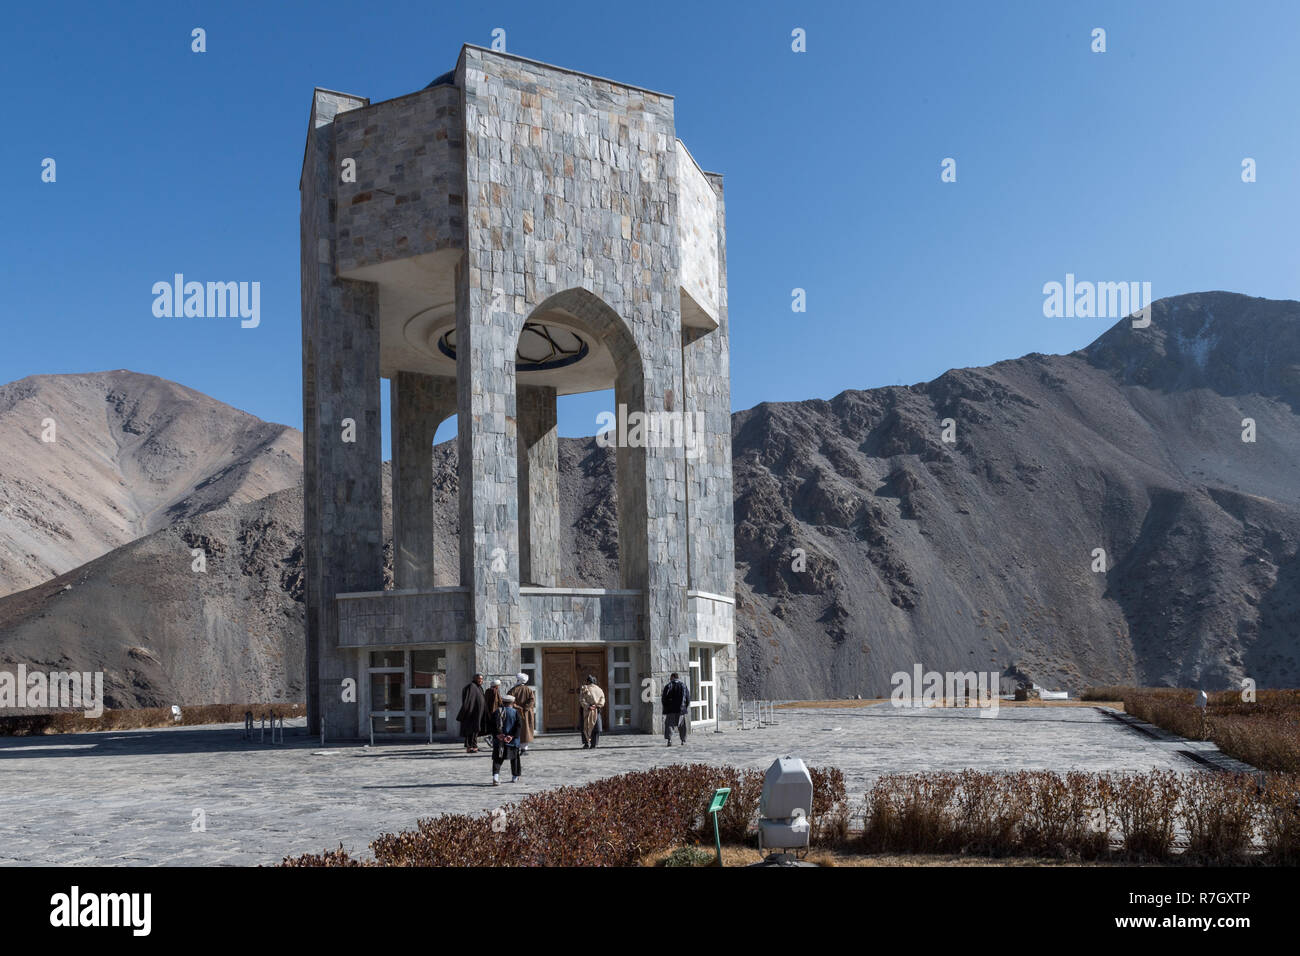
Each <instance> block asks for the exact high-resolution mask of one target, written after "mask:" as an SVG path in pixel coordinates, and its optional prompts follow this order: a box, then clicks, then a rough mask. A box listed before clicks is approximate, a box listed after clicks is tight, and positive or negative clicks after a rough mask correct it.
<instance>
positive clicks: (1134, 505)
mask: <svg viewBox="0 0 1300 956" xmlns="http://www.w3.org/2000/svg"><path fill="white" fill-rule="evenodd" d="M1298 408H1300V303H1296V302H1290V301H1287V302H1273V301H1267V300H1262V299H1253V298H1250V297H1247V296H1239V295H1231V294H1228V293H1205V294H1197V295H1187V296H1179V297H1177V298H1173V299H1165V300H1161V301H1160V302H1158V303H1157V304H1156V306H1155V309H1154V317H1153V322H1152V325H1151V327H1150V328H1148V329H1144V330H1135V329H1132V328H1131V323H1130V322H1128V321H1127V320H1125V321H1123V322H1120V323H1118V324H1117V325H1116V326H1115V327H1114V328H1113V329H1111V330H1110V331H1109V332H1107V333H1106V334H1104V335H1103V336H1102V337H1101V338H1100V339H1098V340H1097V341H1096V342H1095V343H1093V345H1091V346H1090V347H1088V348H1087V349H1084V350H1081V351H1080V352H1076V353H1074V354H1072V355H1067V356H1046V355H1028V356H1025V357H1024V358H1020V359H1016V360H1014V361H1008V362H1000V363H998V364H997V365H994V366H992V367H990V368H987V369H962V370H955V371H950V372H948V373H946V374H944V375H942V376H940V377H939V378H938V379H936V380H934V381H933V382H929V383H926V384H922V385H916V386H912V387H908V388H881V389H873V390H871V391H867V392H845V393H843V394H841V395H838V396H837V397H836V398H835V399H833V400H832V401H829V402H800V403H796V404H782V405H761V406H759V407H757V408H754V409H750V410H748V411H745V412H740V413H738V414H737V415H735V416H734V417H733V448H734V455H735V457H734V472H735V487H736V547H737V564H738V576H739V578H740V583H739V584H738V591H739V594H738V597H739V598H740V602H741V609H740V612H739V621H740V624H739V631H740V634H741V636H742V637H743V638H744V640H743V642H742V650H741V660H742V665H743V667H744V673H743V674H742V684H743V685H744V686H746V687H747V688H751V689H753V691H755V692H759V693H763V694H767V695H775V696H793V697H808V696H820V695H823V694H826V695H840V694H846V693H862V694H864V695H869V694H872V695H874V694H881V693H885V692H887V691H888V689H889V686H890V685H889V675H890V674H892V673H893V672H896V671H900V670H907V671H910V670H911V669H912V667H913V665H914V664H915V663H918V662H919V663H921V664H923V665H924V666H925V667H926V668H927V669H931V668H932V669H937V670H940V671H946V670H966V669H980V670H987V669H991V668H997V669H999V670H1000V669H1001V668H1002V667H1004V666H1005V665H1006V664H1008V663H1011V662H1016V663H1018V664H1019V665H1020V666H1021V667H1022V668H1023V669H1024V670H1026V671H1027V672H1028V673H1030V675H1031V676H1033V677H1034V678H1035V679H1036V680H1038V681H1039V682H1040V683H1043V684H1046V685H1064V686H1068V687H1072V688H1080V687H1082V686H1084V685H1086V684H1089V683H1120V682H1123V683H1131V682H1137V683H1143V684H1181V685H1188V684H1192V685H1195V684H1197V683H1201V682H1204V683H1206V684H1207V685H1208V686H1215V687H1223V686H1228V685H1229V684H1230V683H1232V682H1235V681H1237V680H1238V679H1239V678H1241V677H1252V678H1255V679H1256V680H1257V681H1258V682H1259V683H1260V685H1261V686H1267V685H1274V686H1276V685H1279V684H1285V685H1289V686H1294V685H1295V683H1296V682H1297V680H1300V668H1298V667H1297V660H1298V658H1300V650H1298V648H1297V614H1298V613H1300V600H1298V599H1300V560H1298V559H1297V542H1298V541H1300V520H1298V518H1300V480H1297V478H1298V476H1297V458H1298V457H1300V418H1297V409H1298ZM948 418H951V419H953V423H954V424H955V439H956V441H955V442H953V443H945V442H944V441H943V440H942V429H943V425H942V423H943V420H944V419H948ZM1244 418H1253V419H1254V420H1255V422H1256V424H1257V441H1256V442H1254V443H1245V442H1243V441H1242V431H1243V428H1242V420H1243V419H1244ZM794 548H803V549H805V551H806V552H807V570H806V571H805V572H803V573H797V572H795V571H793V570H792V569H791V564H792V560H791V556H790V555H791V551H792V549H794ZM1097 548H1100V549H1103V550H1104V551H1105V555H1106V565H1105V566H1106V570H1105V572H1102V573H1097V572H1094V571H1093V570H1092V566H1093V562H1094V560H1095V559H1094V554H1093V552H1094V549H1097Z"/></svg>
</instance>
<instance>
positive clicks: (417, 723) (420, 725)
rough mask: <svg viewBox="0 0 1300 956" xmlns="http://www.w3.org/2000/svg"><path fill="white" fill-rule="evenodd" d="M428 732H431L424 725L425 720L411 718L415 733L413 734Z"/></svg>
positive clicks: (412, 730)
mask: <svg viewBox="0 0 1300 956" xmlns="http://www.w3.org/2000/svg"><path fill="white" fill-rule="evenodd" d="M428 732H429V731H428V729H427V728H426V727H425V725H424V718H423V717H412V718H411V733H413V734H427V733H428Z"/></svg>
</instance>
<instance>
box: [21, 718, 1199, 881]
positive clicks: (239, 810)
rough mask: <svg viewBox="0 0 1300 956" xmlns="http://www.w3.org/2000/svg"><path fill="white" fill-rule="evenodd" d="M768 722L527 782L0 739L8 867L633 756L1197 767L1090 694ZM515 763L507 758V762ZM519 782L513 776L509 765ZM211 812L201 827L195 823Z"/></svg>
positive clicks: (504, 794) (169, 736)
mask: <svg viewBox="0 0 1300 956" xmlns="http://www.w3.org/2000/svg"><path fill="white" fill-rule="evenodd" d="M776 717H777V721H778V723H777V724H776V725H775V726H770V727H762V728H759V729H756V730H745V731H740V730H731V731H728V732H726V733H722V734H715V733H713V732H711V731H703V732H700V731H697V732H695V733H694V734H692V735H691V737H690V739H689V741H688V745H687V747H686V748H684V749H683V748H680V747H678V746H676V745H674V746H673V747H672V748H671V749H670V748H667V747H665V746H664V743H663V739H662V738H660V737H652V736H647V735H623V736H606V737H605V738H604V739H602V741H601V745H600V748H599V749H597V750H596V751H594V752H593V751H584V750H582V749H581V745H580V743H579V741H578V737H577V735H561V736H542V737H539V738H538V739H537V741H536V742H535V744H534V745H533V748H532V751H530V753H529V755H528V756H527V757H525V763H524V780H523V781H521V782H520V783H519V784H516V785H512V784H510V783H508V782H506V783H503V784H502V786H500V787H496V788H493V787H492V786H491V785H490V776H491V774H490V760H489V758H488V756H487V754H486V752H484V753H481V754H474V755H468V754H465V753H464V751H463V749H462V748H461V747H460V746H459V745H458V744H446V743H438V744H433V745H428V744H384V745H379V746H376V747H374V748H370V747H365V746H362V745H358V744H340V745H337V746H327V747H325V748H323V749H322V748H321V746H320V744H319V741H318V740H313V739H311V738H308V737H307V736H306V735H305V731H304V729H303V728H302V727H301V721H299V724H300V726H298V727H294V726H292V725H290V726H289V727H288V730H287V732H286V743H285V744H283V745H276V746H271V745H270V744H259V743H256V742H253V743H249V742H247V741H245V740H244V739H243V726H242V725H223V726H219V727H218V726H207V727H176V728H166V729H160V730H137V731H118V732H108V733H100V734H69V735H61V736H48V737H7V738H0V864H8V865H13V864H21V865H42V864H67V865H75V864H111V865H116V864H123V865H157V864H171V865H213V864H233V865H256V864H271V863H276V862H278V861H279V860H280V859H281V858H282V857H284V856H285V855H291V854H298V853H306V852H318V851H320V850H322V849H324V848H326V847H331V846H333V847H337V846H338V845H339V843H340V842H341V843H342V844H343V846H344V847H345V848H346V849H347V850H348V851H349V852H351V853H353V854H360V855H368V850H367V845H368V843H369V841H370V840H371V839H373V838H374V837H375V836H376V835H378V834H379V833H381V832H383V831H385V830H390V831H391V830H398V829H404V828H410V827H412V826H413V825H414V823H415V821H416V819H417V818H419V817H427V816H434V815H436V814H438V813H442V812H456V811H459V812H473V811H482V810H488V809H491V808H493V807H496V806H498V805H500V804H503V803H507V802H510V801H511V800H514V799H516V798H518V797H520V796H522V795H524V794H527V793H531V792H535V791H537V790H542V789H546V788H549V787H555V786H559V785H561V784H572V783H583V782H586V781H589V780H594V779H597V778H600V777H605V776H611V775H613V774H617V773H621V772H624V771H628V770H638V769H644V768H647V767H655V766H661V765H663V764H667V763H672V762H686V761H700V762H706V763H710V764H731V765H734V766H742V767H756V768H763V767H766V766H767V765H768V764H769V763H771V761H772V760H773V759H774V758H776V757H778V756H781V755H784V754H793V755H795V756H798V757H801V758H803V760H804V761H805V762H807V763H808V764H809V765H810V766H822V767H825V766H836V767H839V768H840V769H842V770H843V771H844V774H845V777H846V780H847V782H848V785H849V792H850V795H851V796H852V798H853V800H854V802H855V803H856V802H858V801H860V800H861V795H862V793H863V791H864V790H865V786H866V784H867V783H868V782H869V781H870V779H871V778H873V777H875V776H877V775H879V774H884V773H895V772H903V771H914V770H957V769H962V768H966V767H970V768H975V769H979V770H1018V769H1045V770H1056V771H1065V770H1071V769H1079V770H1090V771H1106V770H1110V771H1123V770H1149V769H1152V768H1162V769H1164V768H1168V769H1175V770H1182V771H1187V772H1198V771H1200V770H1202V767H1201V765H1200V764H1199V763H1197V762H1195V761H1193V760H1191V759H1189V758H1188V757H1185V756H1182V755H1181V754H1179V753H1178V751H1179V750H1196V751H1199V752H1202V753H1206V754H1209V755H1210V756H1214V755H1216V754H1217V751H1216V750H1215V748H1214V747H1213V745H1212V744H1205V743H1192V742H1189V741H1186V740H1182V739H1179V738H1167V737H1166V735H1160V737H1161V738H1164V739H1155V738H1152V737H1150V736H1147V735H1146V734H1144V733H1142V732H1139V731H1137V730H1134V729H1132V728H1130V727H1128V726H1126V725H1124V724H1122V723H1119V722H1117V721H1116V720H1113V719H1111V718H1109V717H1107V716H1106V715H1104V714H1103V713H1102V712H1101V711H1100V710H1098V709H1096V708H1092V707H1017V708H1009V707H1008V708H1003V709H1002V710H1001V711H1000V712H999V714H998V716H997V717H996V718H994V719H987V718H983V719H982V718H979V717H978V715H977V713H976V712H973V711H955V710H899V709H895V708H892V707H890V706H889V705H888V704H876V705H872V706H864V707H861V708H856V707H855V708H806V709H798V710H778V711H777V712H776ZM506 769H507V770H508V769H509V768H508V767H507V768H506ZM504 779H505V780H506V781H508V780H509V776H508V774H507V775H506V776H505V778H504ZM199 809H201V810H203V811H204V815H205V818H206V830H205V831H204V832H194V831H193V830H192V829H191V825H192V821H193V820H194V818H195V814H194V811H195V810H199Z"/></svg>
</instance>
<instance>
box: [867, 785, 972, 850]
mask: <svg viewBox="0 0 1300 956" xmlns="http://www.w3.org/2000/svg"><path fill="white" fill-rule="evenodd" d="M956 787H957V781H956V778H955V777H954V776H953V775H952V774H941V773H908V774H892V775H890V776H887V777H881V778H880V779H879V780H877V781H876V782H875V783H874V784H873V785H872V787H871V789H870V790H869V791H867V799H866V818H865V820H864V825H863V832H862V844H863V846H864V848H865V849H866V850H867V852H869V853H890V852H903V853H946V852H951V851H952V847H953V845H954V843H955V840H956V833H955V831H956V821H955V817H954V814H953V810H952V807H951V804H952V800H953V795H954V791H955V790H956Z"/></svg>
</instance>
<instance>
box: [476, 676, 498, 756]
mask: <svg viewBox="0 0 1300 956" xmlns="http://www.w3.org/2000/svg"><path fill="white" fill-rule="evenodd" d="M483 697H484V699H485V700H486V702H487V706H485V707H484V708H483V723H482V724H480V725H479V729H478V735H479V736H480V737H486V738H487V739H488V743H491V742H492V741H493V740H494V739H496V734H497V711H498V710H499V709H500V708H501V679H500V678H497V679H496V680H494V681H493V682H492V683H491V685H490V686H489V687H488V689H487V690H485V691H484V692H483Z"/></svg>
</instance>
